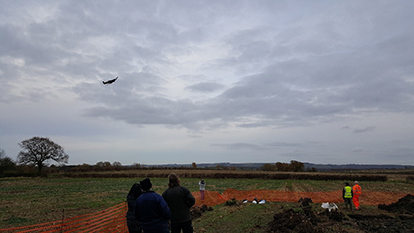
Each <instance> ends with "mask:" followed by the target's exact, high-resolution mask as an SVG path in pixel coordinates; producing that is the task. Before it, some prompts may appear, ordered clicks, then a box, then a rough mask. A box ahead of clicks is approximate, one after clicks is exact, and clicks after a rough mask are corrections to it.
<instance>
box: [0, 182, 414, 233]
mask: <svg viewBox="0 0 414 233" xmlns="http://www.w3.org/2000/svg"><path fill="white" fill-rule="evenodd" d="M192 194H193V196H194V197H195V199H196V206H201V205H207V206H215V205H218V204H221V203H224V202H226V201H227V200H231V199H236V200H244V199H247V200H249V201H252V200H253V199H254V198H257V199H258V200H262V199H264V200H266V201H274V202H297V201H298V200H299V199H300V198H301V197H306V198H311V199H312V201H313V202H314V203H323V202H334V203H341V202H343V200H342V191H333V192H290V191H278V190H249V191H240V190H235V189H227V190H226V191H224V193H222V194H220V193H219V192H217V191H208V190H206V191H205V199H204V200H201V199H200V197H201V195H200V192H193V193H192ZM405 195H407V193H390V192H370V191H365V192H363V193H362V195H361V196H360V203H361V205H378V204H391V203H394V202H397V201H398V199H400V198H402V197H404V196H405ZM127 208H128V207H127V204H126V202H123V203H120V204H118V205H116V206H113V207H111V208H108V209H105V210H102V211H98V212H95V213H90V214H85V215H80V216H76V217H73V218H67V219H63V220H59V221H53V222H48V223H41V224H36V225H31V226H24V227H15V228H8V229H0V232H25V233H26V232H27V233H29V232H128V228H127V224H126V217H125V216H126V212H127Z"/></svg>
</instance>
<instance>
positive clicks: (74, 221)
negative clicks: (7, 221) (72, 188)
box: [0, 202, 128, 233]
mask: <svg viewBox="0 0 414 233" xmlns="http://www.w3.org/2000/svg"><path fill="white" fill-rule="evenodd" d="M126 211H127V205H126V202H123V203H120V204H118V205H116V206H113V207H110V208H108V209H105V210H102V211H98V212H95V213H90V214H85V215H80V216H76V217H73V218H67V219H63V220H59V221H53V222H48V223H41V224H36V225H31V226H24V227H15V228H8V229H0V232H22V233H23V232H24V233H28V232H128V228H127V225H126V217H125V215H126Z"/></svg>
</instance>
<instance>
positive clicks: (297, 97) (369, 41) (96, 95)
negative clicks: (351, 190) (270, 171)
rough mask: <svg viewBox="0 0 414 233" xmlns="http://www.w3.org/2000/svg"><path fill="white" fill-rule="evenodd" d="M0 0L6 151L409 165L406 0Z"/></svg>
mask: <svg viewBox="0 0 414 233" xmlns="http://www.w3.org/2000/svg"><path fill="white" fill-rule="evenodd" d="M1 5H2V7H1V9H0V41H2V46H0V81H1V82H2V85H0V92H1V93H2V95H0V107H1V108H2V110H4V111H2V113H1V114H0V120H1V123H0V131H1V133H0V139H1V144H0V148H4V149H5V151H6V153H7V154H9V155H10V156H11V157H13V156H14V155H15V154H16V155H17V153H18V150H19V148H17V147H16V146H17V143H18V142H20V141H21V140H24V139H27V138H30V137H32V136H48V137H50V138H51V139H52V140H53V139H55V138H56V139H57V140H56V141H57V142H58V143H59V144H61V145H62V146H63V147H65V148H67V150H68V154H69V155H70V156H71V157H70V160H69V161H70V163H73V164H78V163H83V162H85V163H92V164H94V163H96V162H99V161H111V162H113V161H119V162H121V163H123V164H131V163H134V162H138V163H183V162H185V163H191V162H219V161H230V162H254V161H257V162H277V161H290V160H292V159H295V160H301V161H309V162H315V163H398V164H414V160H413V156H412V146H411V143H410V141H412V139H414V126H413V121H412V120H411V119H413V118H412V117H413V113H414V77H413V75H412V74H413V69H414V68H413V66H412V64H411V63H412V61H413V60H414V57H413V56H414V55H413V53H412V52H411V49H410V48H412V47H413V46H414V30H413V29H412V26H411V25H410V23H409V22H411V21H412V20H410V19H413V17H414V16H413V15H412V13H411V9H412V7H413V3H411V2H406V1H397V2H388V1H379V2H378V1H365V2H343V3H336V2H331V1H319V2H316V3H315V2H312V3H307V2H300V1H277V2H273V1H213V2H209V3H207V2H204V1H175V2H174V3H172V2H164V1H151V2H148V1H124V2H118V1H98V2H76V1H31V2H13V1H1ZM413 20H414V19H413ZM115 76H119V79H118V80H117V81H116V82H115V83H113V84H111V85H106V86H104V85H102V83H101V81H102V80H108V79H112V78H114V77H115ZM160 139H162V141H160ZM143 141H145V142H143ZM396 142H398V143H396ZM108 143H111V144H112V145H113V147H112V148H110V149H108V148H107V145H108ZM85 144H91V145H94V146H93V147H92V148H89V149H85V147H86V146H85ZM65 145H69V146H65ZM94 149H95V150H94ZM114 155H117V157H113V156H114ZM390 156H392V157H390ZM85 158H86V159H85ZM253 158H254V159H253ZM356 159H358V160H356ZM120 160H122V161H120Z"/></svg>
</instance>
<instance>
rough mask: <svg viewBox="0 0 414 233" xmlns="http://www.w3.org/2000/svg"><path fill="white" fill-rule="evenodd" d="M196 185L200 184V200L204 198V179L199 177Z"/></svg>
mask: <svg viewBox="0 0 414 233" xmlns="http://www.w3.org/2000/svg"><path fill="white" fill-rule="evenodd" d="M198 185H199V186H200V199H201V200H204V192H205V190H206V182H204V180H203V179H201V180H200V181H199V182H198Z"/></svg>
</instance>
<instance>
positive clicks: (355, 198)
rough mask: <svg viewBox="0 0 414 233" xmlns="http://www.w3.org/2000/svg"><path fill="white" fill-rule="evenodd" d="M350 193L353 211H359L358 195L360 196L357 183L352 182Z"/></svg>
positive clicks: (359, 187)
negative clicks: (351, 194) (351, 193)
mask: <svg viewBox="0 0 414 233" xmlns="http://www.w3.org/2000/svg"><path fill="white" fill-rule="evenodd" d="M352 192H353V194H354V196H353V197H352V202H353V203H354V206H355V209H357V210H359V195H361V186H359V184H358V181H355V182H354V186H353V187H352Z"/></svg>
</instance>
